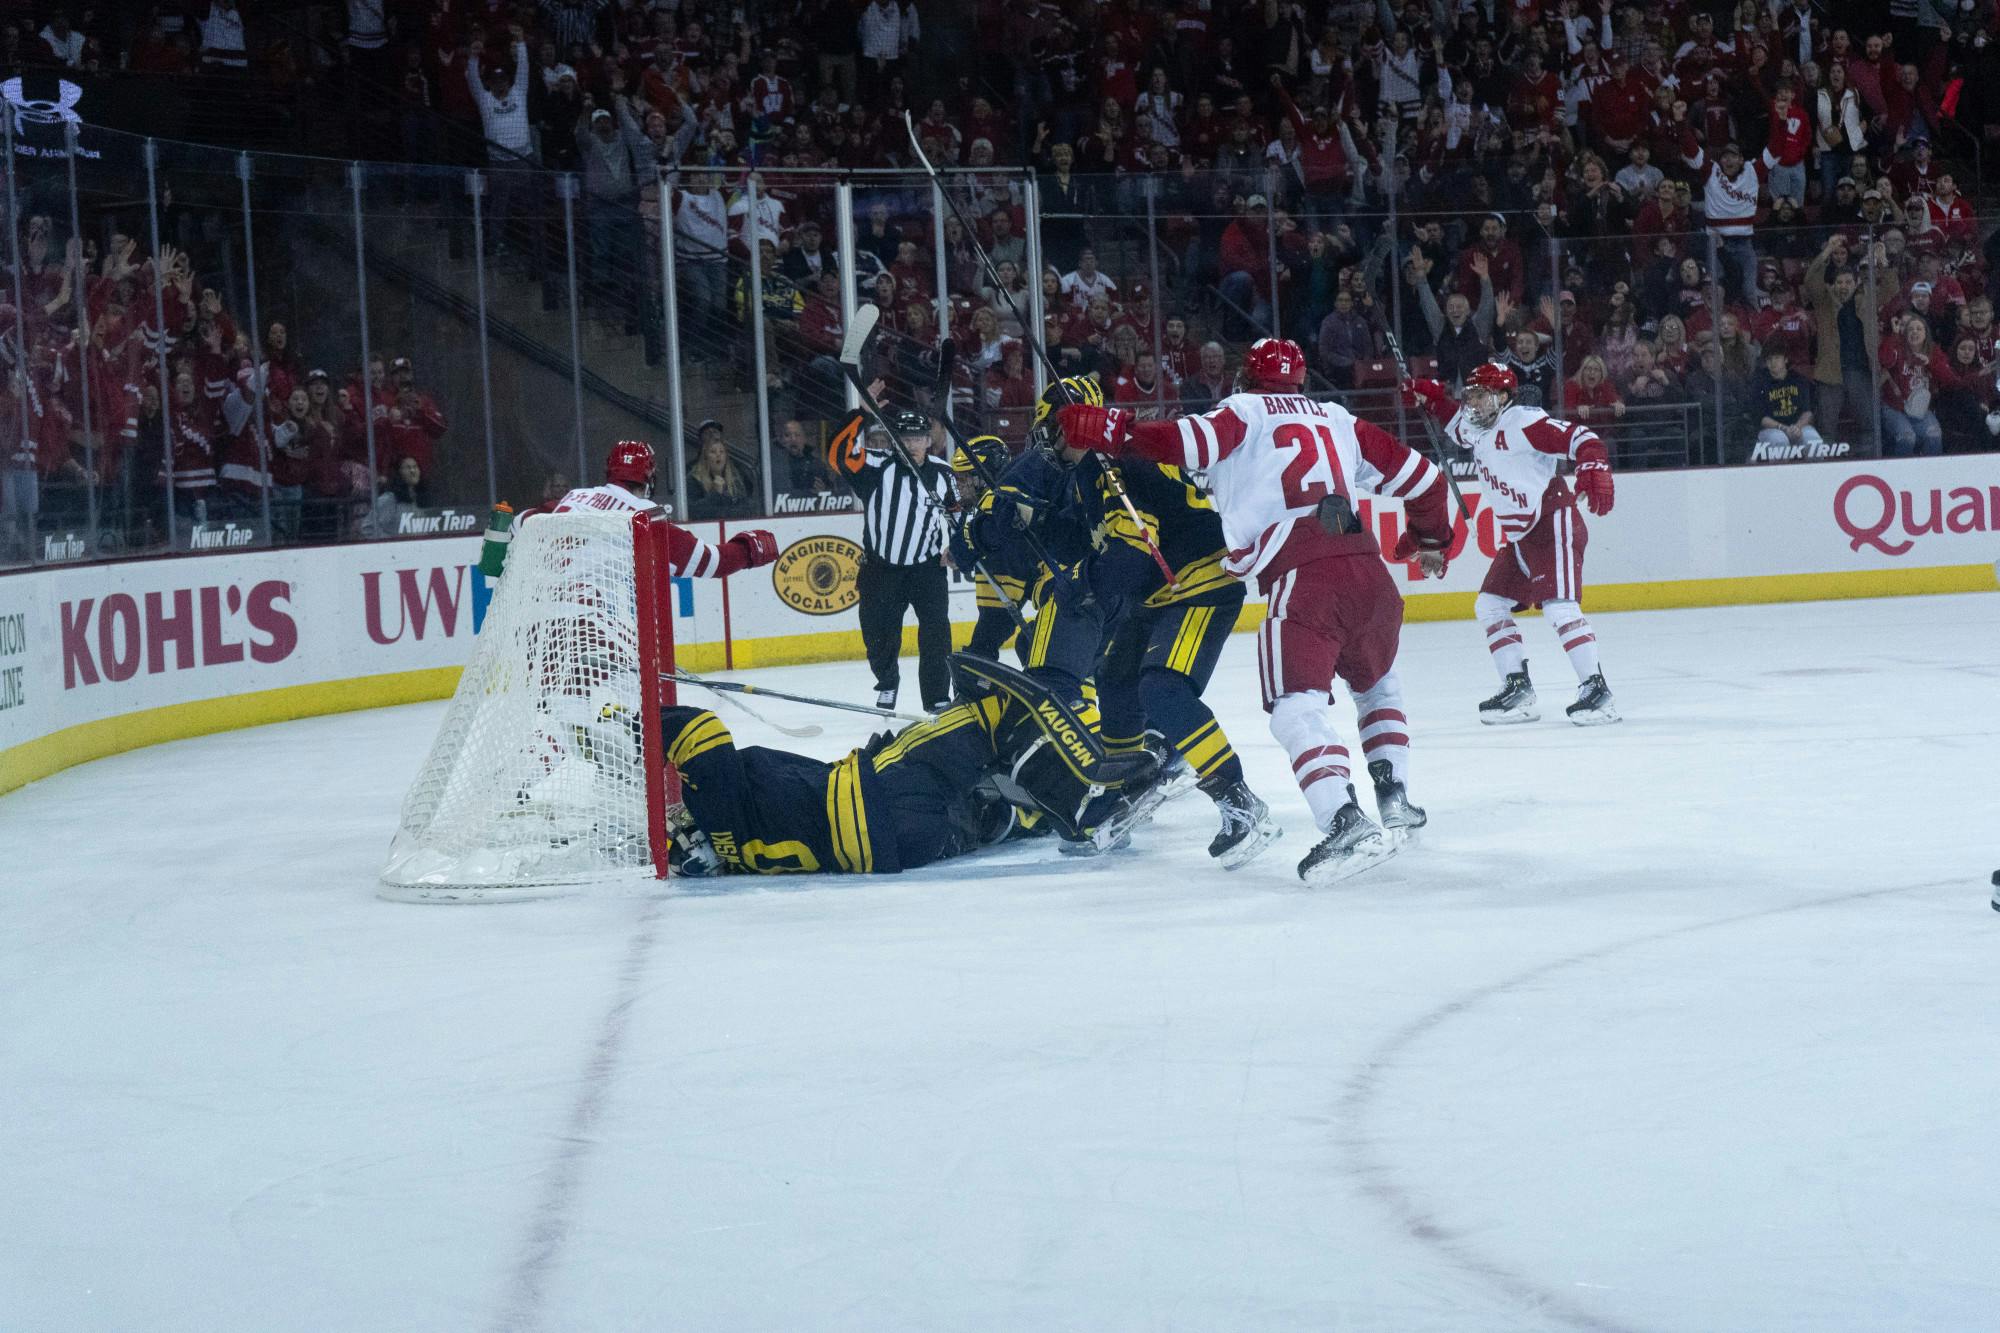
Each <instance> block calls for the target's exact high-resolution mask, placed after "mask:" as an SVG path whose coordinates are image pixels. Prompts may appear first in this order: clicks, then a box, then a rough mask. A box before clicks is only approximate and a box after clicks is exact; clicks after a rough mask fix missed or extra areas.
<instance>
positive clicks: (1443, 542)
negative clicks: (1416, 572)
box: [1389, 529, 1451, 579]
mask: <svg viewBox="0 0 2000 1333" xmlns="http://www.w3.org/2000/svg"><path fill="white" fill-rule="evenodd" d="M1450 549H1451V538H1449V537H1444V538H1438V537H1419V536H1417V534H1416V533H1414V532H1411V531H1408V530H1407V529H1406V530H1405V531H1404V533H1403V535H1402V536H1401V537H1400V538H1398V539H1397V541H1396V549H1395V550H1393V551H1391V552H1389V560H1390V563H1392V564H1397V565H1407V564H1409V563H1410V561H1412V560H1414V561H1416V562H1417V568H1419V569H1421V570H1422V571H1423V572H1424V577H1425V578H1427V579H1441V578H1443V577H1444V571H1445V566H1446V565H1448V564H1450V563H1451V556H1450V554H1449V552H1450Z"/></svg>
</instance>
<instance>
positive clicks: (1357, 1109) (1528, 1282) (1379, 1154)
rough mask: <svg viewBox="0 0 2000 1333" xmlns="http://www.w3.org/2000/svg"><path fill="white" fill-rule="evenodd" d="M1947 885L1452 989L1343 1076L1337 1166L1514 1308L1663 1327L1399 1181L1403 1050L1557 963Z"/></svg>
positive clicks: (1866, 895)
mask: <svg viewBox="0 0 2000 1333" xmlns="http://www.w3.org/2000/svg"><path fill="white" fill-rule="evenodd" d="M1954 887H1962V886H1961V885H1960V882H1959V881H1957V880H1929V881H1925V882H1923V883H1919V884H1906V885H1899V886H1896V887H1892V888H1882V889H1866V890H1862V891H1859V892H1855V893H1846V894H1837V895H1834V896H1831V897H1825V898H1817V899H1811V900H1807V901H1804V902H1795V903H1785V904H1781V905H1779V906H1775V907H1768V908H1763V909H1759V910H1757V911H1751V912H1738V913H1733V914H1730V915H1728V916H1722V917H1716V918H1713V919H1710V920H1706V921H1696V922H1692V923H1688V924H1685V925H1679V926H1674V927H1671V928H1669V929H1666V930H1659V931H1650V932H1647V933H1645V934H1642V935H1635V936H1631V937H1628V938H1626V939H1622V940H1613V941H1611V942H1609V943H1606V944H1602V945H1598V946H1594V947H1592V948H1589V949H1583V950H1579V951H1577V952H1574V953H1570V954H1566V955H1564V956H1562V957H1559V958H1555V959H1553V960H1550V961H1548V962H1544V963H1540V964H1537V965H1535V966H1533V967H1530V968H1527V969H1525V970H1523V971H1519V972H1516V973H1513V974H1512V975H1509V976H1506V977H1502V978H1501V979H1499V980H1497V981H1494V982H1490V983H1488V984H1486V985H1483V986H1477V987H1474V988H1473V989H1471V990H1468V991H1464V992H1462V993H1460V994H1458V995H1455V996H1453V997H1452V998H1450V999H1448V1000H1446V1001H1444V1002H1443V1003H1442V1004H1439V1005H1437V1006H1435V1007H1433V1008H1431V1009H1429V1010H1426V1011H1425V1012H1424V1013H1422V1014H1420V1015H1418V1016H1417V1017H1416V1018H1414V1019H1412V1020H1410V1021H1409V1022H1407V1023H1405V1024H1404V1025H1403V1026H1402V1027H1400V1028H1398V1029H1397V1030H1396V1031H1395V1032H1393V1033H1391V1034H1390V1035H1389V1037H1388V1038H1386V1039H1385V1040H1384V1041H1383V1042H1381V1043H1380V1044H1379V1045H1378V1046H1377V1047H1376V1048H1375V1049H1374V1051H1373V1052H1372V1053H1371V1054H1370V1055H1369V1056H1368V1057H1367V1058H1366V1059H1365V1060H1364V1061H1363V1063H1362V1064H1361V1065H1360V1067H1359V1068H1357V1069H1356V1070H1355V1071H1354V1072H1353V1073H1352V1074H1351V1075H1350V1076H1349V1077H1348V1079H1347V1081H1346V1084H1345V1086H1344V1087H1343V1088H1342V1090H1341V1092H1340V1095H1339V1098H1338V1100H1337V1103H1336V1106H1335V1111H1334V1117H1333V1119H1334V1123H1335V1126H1336V1130H1335V1136H1336V1143H1337V1147H1338V1149H1339V1152H1340V1155H1341V1157H1342V1159H1343V1162H1344V1165H1343V1169H1344V1171H1345V1173H1346V1174H1347V1176H1348V1177H1349V1178H1350V1180H1351V1181H1352V1183H1353V1185H1354V1187H1355V1189H1356V1190H1357V1191H1358V1192H1359V1193H1360V1194H1361V1195H1362V1196H1363V1197H1364V1198H1366V1199H1367V1200H1368V1201H1369V1202H1370V1203H1371V1204H1373V1205H1374V1206H1375V1207H1376V1208H1377V1209H1379V1210H1380V1211H1382V1212H1384V1213H1386V1214H1387V1215H1388V1216H1389V1218H1390V1219H1391V1220H1392V1221H1393V1222H1394V1223H1395V1226H1396V1228H1397V1229H1398V1230H1399V1231H1400V1232H1401V1233H1402V1234H1403V1235H1404V1237H1405V1238H1407V1239H1408V1240H1409V1241H1410V1242H1412V1243H1413V1244H1415V1245H1417V1246H1419V1247H1420V1248H1423V1249H1425V1250H1428V1251H1431V1252H1433V1253H1434V1254H1436V1255H1438V1256H1441V1257H1442V1258H1444V1259H1445V1260H1446V1261H1448V1262H1449V1263H1450V1264H1451V1265H1453V1266H1454V1267H1456V1268H1457V1269H1459V1270H1461V1271H1462V1272H1464V1273H1465V1274H1466V1275H1467V1276H1468V1277H1469V1278H1471V1279H1473V1280H1475V1281H1477V1282H1479V1283H1480V1284H1482V1285H1484V1286H1485V1287H1487V1288H1488V1289H1489V1290H1490V1291H1492V1292H1494V1293H1496V1294H1498V1295H1499V1296H1501V1297H1502V1298H1504V1299H1506V1300H1507V1301H1509V1302H1511V1303H1513V1304H1514V1305H1516V1306H1517V1307H1519V1309H1520V1311H1521V1313H1522V1315H1523V1316H1524V1317H1533V1318H1536V1319H1540V1320H1547V1321H1549V1323H1550V1326H1557V1327H1568V1328H1578V1329H1586V1330H1592V1331H1593V1333H1654V1330H1655V1329H1656V1328H1660V1329H1661V1330H1662V1333H1664V1326H1656V1325H1653V1324H1649V1323H1644V1322H1636V1321H1634V1320H1632V1319H1630V1318H1627V1317H1624V1316H1621V1315H1618V1314H1615V1313H1613V1312H1610V1311H1607V1310H1604V1309H1600V1308H1596V1307H1595V1306H1594V1305H1592V1304H1590V1303H1588V1298H1586V1297H1583V1296H1582V1295H1581V1294H1580V1293H1582V1292H1586V1291H1589V1290H1593V1289H1597V1290H1608V1289H1609V1288H1608V1287H1605V1286H1603V1285H1602V1284H1596V1283H1590V1282H1585V1281H1581V1280H1571V1281H1570V1282H1569V1283H1568V1288H1569V1289H1568V1290H1566V1289H1565V1288H1564V1286H1563V1284H1562V1283H1561V1281H1560V1280H1559V1279H1557V1278H1554V1277H1552V1276H1549V1275H1540V1274H1536V1273H1532V1272H1528V1271H1524V1270H1523V1268H1521V1267H1516V1266H1514V1265H1510V1264H1508V1263H1506V1262H1504V1261H1502V1260H1500V1259H1498V1258H1496V1257H1494V1256H1493V1255H1492V1254H1490V1253H1488V1252H1486V1251H1485V1250H1483V1249H1482V1248H1481V1247H1480V1246H1479V1245H1477V1244H1475V1243H1474V1241H1473V1239H1472V1233H1473V1231H1474V1230H1475V1229H1476V1228H1475V1227H1473V1226H1469V1225H1468V1226H1454V1225H1453V1224H1452V1222H1451V1219H1450V1205H1451V1200H1449V1199H1437V1198H1432V1197H1429V1196H1428V1195H1427V1194H1426V1192H1425V1191H1424V1190H1423V1189H1422V1188H1421V1187H1419V1186H1416V1185H1413V1184H1411V1183H1409V1182H1408V1181H1407V1180H1406V1179H1405V1176H1406V1175H1408V1174H1409V1172H1408V1170H1407V1165H1408V1164H1407V1163H1404V1162H1399V1161H1398V1160H1396V1154H1395V1153H1394V1152H1393V1150H1390V1149H1388V1148H1387V1147H1386V1145H1385V1142H1384V1140H1385V1138H1387V1137H1388V1136H1387V1135H1386V1134H1385V1133H1384V1130H1383V1128H1382V1127H1380V1126H1379V1125H1378V1123H1377V1122H1378V1121H1379V1120H1380V1118H1381V1103H1382V1101H1383V1100H1384V1097H1383V1094H1384V1092H1385V1090H1386V1089H1389V1088H1390V1087H1391V1086H1392V1085H1393V1084H1394V1083H1395V1082H1396V1081H1397V1077H1398V1075H1399V1074H1400V1073H1402V1072H1403V1071H1404V1070H1406V1069H1410V1068H1413V1067H1414V1066H1415V1064H1416V1062H1415V1061H1413V1060H1412V1059H1411V1058H1410V1057H1411V1055H1412V1053H1413V1052H1414V1051H1415V1050H1416V1048H1418V1047H1420V1046H1422V1045H1423V1044H1424V1043H1425V1042H1426V1041H1428V1040H1429V1039H1430V1038H1432V1037H1433V1036H1434V1035H1435V1034H1437V1033H1438V1032H1439V1031H1440V1030H1442V1029H1445V1028H1447V1027H1449V1026H1451V1025H1453V1024H1455V1023H1457V1022H1458V1021H1459V1020H1461V1019H1464V1018H1466V1017H1467V1016H1468V1015H1470V1014H1473V1013H1475V1012H1476V1011H1479V1010H1482V1009H1484V1008H1486V1007H1488V1006H1490V1005H1492V1004H1494V1003H1496V1002H1498V1001H1502V1000H1505V999H1508V998H1512V997H1515V996H1518V995H1521V994H1523V993H1528V992H1533V991H1535V990H1537V989H1538V987H1539V986H1540V983H1543V982H1547V981H1550V980H1551V979H1554V978H1558V977H1561V976H1563V975H1564V974H1566V973H1574V972H1579V971H1583V970H1585V969H1587V968H1590V967H1592V966H1595V965H1598V964H1602V963H1605V962H1607V961H1611V960H1614V959H1618V958H1620V957H1621V956H1622V955H1627V954H1631V953H1635V952H1637V951H1639V950H1642V949H1645V948H1647V947H1648V946H1652V945H1658V944H1663V943H1671V942H1677V941H1681V940H1684V939H1687V938H1690V937H1699V936H1702V935H1705V934H1710V933H1714V932H1721V931H1727V930H1730V929H1732V928H1735V927H1741V926H1746V925H1750V924H1752V923H1757V922H1762V921H1766V920H1769V919H1770V918H1773V917H1780V916H1785V915H1788V914H1792V913H1806V912H1812V911H1820V910H1826V909H1829V908H1839V907H1843V906H1848V905H1852V904H1859V903H1866V902H1870V901H1874V900H1880V899H1887V898H1895V897H1900V896H1904V895H1909V894H1917V893H1922V892H1925V891H1927V890H1933V889H1940V888H1954ZM1631 1202H1632V1205H1633V1206H1634V1207H1643V1206H1644V1203H1643V1201H1642V1200H1639V1199H1637V1198H1635V1199H1633V1200H1632V1201H1631ZM1594 1220H1595V1219H1592V1218H1588V1217H1578V1218H1576V1219H1575V1225H1576V1227H1577V1228H1578V1229H1579V1230H1581V1229H1583V1228H1586V1227H1589V1226H1590V1225H1592V1223H1593V1221H1594ZM1692 1280H1695V1279H1691V1281H1692ZM1996 1295H2000V1292H1996ZM1675 1323H1676V1326H1678V1325H1679V1323H1680V1320H1679V1319H1678V1318H1677V1319H1676V1321H1675Z"/></svg>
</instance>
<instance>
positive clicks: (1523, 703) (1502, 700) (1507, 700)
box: [1479, 662, 1542, 727]
mask: <svg viewBox="0 0 2000 1333" xmlns="http://www.w3.org/2000/svg"><path fill="white" fill-rule="evenodd" d="M1541 716H1542V710H1541V709H1539V708H1537V707H1536V706H1535V687H1534V686H1533V685H1532V684H1530V683H1529V682H1528V665H1527V663H1525V662H1523V663H1522V664H1521V669H1520V670H1519V671H1514V672H1510V673H1508V676H1507V680H1506V682H1505V683H1504V684H1502V685H1501V686H1500V693H1498V694H1496V695H1494V696H1493V697H1492V698H1491V699H1487V700H1485V701H1484V702H1482V703H1481V704H1480V705H1479V720H1480V721H1481V722H1484V723H1485V724H1486V725H1487V726H1489V727H1503V726H1511V725H1513V724H1514V723H1517V722H1537V721H1540V720H1541Z"/></svg>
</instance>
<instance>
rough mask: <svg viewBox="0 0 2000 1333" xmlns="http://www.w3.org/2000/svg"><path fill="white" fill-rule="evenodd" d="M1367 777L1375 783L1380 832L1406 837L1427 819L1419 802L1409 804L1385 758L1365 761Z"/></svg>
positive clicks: (1408, 796) (1406, 791)
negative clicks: (1380, 821)
mask: <svg viewBox="0 0 2000 1333" xmlns="http://www.w3.org/2000/svg"><path fill="white" fill-rule="evenodd" d="M1368 777H1369V779H1370V780H1371V781H1373V782H1374V784H1375V813H1376V814H1378V815H1380V816H1381V818H1382V828H1383V830H1384V832H1387V833H1390V834H1392V835H1393V834H1396V833H1401V834H1402V835H1403V836H1405V837H1408V836H1409V835H1410V834H1413V833H1415V832H1416V831H1417V830H1418V829H1420V828H1422V827H1423V826H1424V825H1425V824H1427V823H1429V822H1430V816H1429V815H1427V814H1425V813H1424V808H1423V807H1422V806H1420V805H1411V804H1410V793H1409V791H1408V790H1407V789H1405V788H1404V786H1403V784H1402V783H1400V782H1398V781H1397V780H1396V773H1395V770H1394V769H1393V768H1391V767H1390V766H1389V761H1388V760H1387V759H1371V760H1369V761H1368Z"/></svg>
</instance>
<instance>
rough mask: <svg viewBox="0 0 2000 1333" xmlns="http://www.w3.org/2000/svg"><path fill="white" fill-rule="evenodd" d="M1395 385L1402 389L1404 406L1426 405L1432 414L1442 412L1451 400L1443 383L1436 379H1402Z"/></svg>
mask: <svg viewBox="0 0 2000 1333" xmlns="http://www.w3.org/2000/svg"><path fill="white" fill-rule="evenodd" d="M1397 387H1398V388H1400V389H1401V390H1402V391H1403V406H1404V407H1428V408H1429V409H1430V410H1431V411H1432V412H1433V413H1434V414H1442V412H1443V409H1444V406H1445V404H1446V403H1448V402H1450V401H1451V395H1450V394H1449V393H1448V392H1446V391H1445V387H1444V385H1442V384H1440V383H1438V382H1437V381H1436V380H1404V381H1403V382H1402V383H1401V384H1400V385H1398V386H1397Z"/></svg>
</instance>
